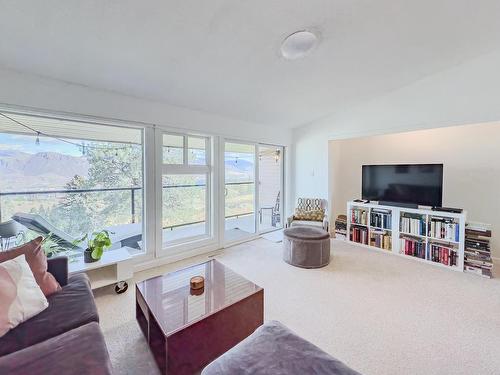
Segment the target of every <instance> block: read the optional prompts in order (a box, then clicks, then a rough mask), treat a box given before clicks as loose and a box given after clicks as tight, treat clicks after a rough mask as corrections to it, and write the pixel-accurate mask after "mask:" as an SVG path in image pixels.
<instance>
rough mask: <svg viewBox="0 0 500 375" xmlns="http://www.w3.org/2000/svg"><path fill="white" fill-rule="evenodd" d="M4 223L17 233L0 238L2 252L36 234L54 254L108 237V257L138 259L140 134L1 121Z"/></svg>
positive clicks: (23, 118)
mask: <svg viewBox="0 0 500 375" xmlns="http://www.w3.org/2000/svg"><path fill="white" fill-rule="evenodd" d="M9 220H14V224H15V227H16V230H15V232H16V233H15V236H8V235H9V233H0V237H2V238H3V239H2V244H3V246H4V247H7V246H12V245H14V244H16V243H20V242H24V241H27V240H29V239H31V238H34V237H36V236H38V235H40V234H41V235H43V236H44V237H49V238H50V241H49V242H50V249H52V250H51V251H52V252H59V251H62V250H63V249H71V250H72V251H73V252H76V253H78V252H79V251H81V248H78V247H75V246H72V242H73V241H74V240H75V239H78V238H81V237H82V236H83V235H85V234H87V233H92V232H94V231H99V230H103V229H107V230H109V231H110V232H111V238H112V242H113V245H112V249H114V248H119V247H122V246H129V247H130V248H131V249H133V250H131V251H132V252H133V253H140V252H142V251H143V248H144V246H143V242H144V241H143V240H142V233H143V229H142V227H143V225H142V223H143V129H137V128H122V127H115V126H107V125H100V124H99V125H98V124H91V123H83V122H77V121H66V120H58V119H52V118H44V117H36V116H27V115H19V114H11V113H2V115H1V116H0V222H6V221H9ZM10 234H14V233H10ZM12 237H14V238H12ZM7 238H8V240H7ZM46 246H47V248H49V244H47V245H46Z"/></svg>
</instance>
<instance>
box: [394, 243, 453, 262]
mask: <svg viewBox="0 0 500 375" xmlns="http://www.w3.org/2000/svg"><path fill="white" fill-rule="evenodd" d="M400 253H401V254H405V255H409V256H413V257H416V258H420V259H426V260H428V261H431V262H435V263H441V264H444V265H447V266H456V265H457V262H458V252H457V250H456V249H453V248H450V247H445V246H442V245H440V244H434V243H429V244H428V245H427V247H426V245H425V241H422V240H416V239H409V238H401V247H400Z"/></svg>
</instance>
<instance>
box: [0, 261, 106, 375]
mask: <svg viewBox="0 0 500 375" xmlns="http://www.w3.org/2000/svg"><path fill="white" fill-rule="evenodd" d="M48 267H49V268H48V270H49V272H50V273H51V274H52V275H54V277H55V278H56V280H57V281H58V282H59V284H60V285H61V286H62V290H61V291H60V292H57V293H55V294H53V295H51V296H49V297H48V298H47V300H48V302H49V307H48V308H47V309H45V310H44V311H42V312H41V313H40V314H38V315H36V316H34V317H33V318H31V319H29V320H28V321H26V322H24V323H21V324H20V325H18V326H17V327H16V328H14V329H12V330H10V331H9V332H7V333H6V334H5V335H4V336H3V337H1V338H0V374H10V375H21V374H23V375H24V374H65V375H73V374H75V375H76V374H79V375H82V374H89V375H90V374H92V375H107V374H111V373H112V370H111V362H110V360H109V355H108V351H107V348H106V344H105V341H104V337H103V335H102V332H101V330H100V328H99V325H98V322H99V316H98V314H97V308H96V305H95V302H94V296H93V294H92V290H91V288H90V283H89V280H88V278H87V276H86V275H84V274H77V275H74V276H70V277H68V259H67V258H66V257H58V258H52V259H49V260H48Z"/></svg>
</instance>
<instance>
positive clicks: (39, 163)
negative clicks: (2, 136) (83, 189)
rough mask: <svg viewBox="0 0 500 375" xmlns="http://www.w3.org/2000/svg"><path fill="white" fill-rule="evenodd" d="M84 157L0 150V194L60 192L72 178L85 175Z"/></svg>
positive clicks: (85, 162)
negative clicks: (40, 191)
mask: <svg viewBox="0 0 500 375" xmlns="http://www.w3.org/2000/svg"><path fill="white" fill-rule="evenodd" d="M88 170H89V163H88V161H87V159H86V158H85V157H84V156H79V157H76V156H70V155H64V154H60V153H57V152H39V153H36V154H29V153H26V152H22V151H16V150H0V191H2V192H5V191H25V190H41V189H62V188H64V187H65V185H66V183H68V182H69V181H70V180H71V179H72V178H73V176H74V175H79V176H84V177H86V176H87V175H88Z"/></svg>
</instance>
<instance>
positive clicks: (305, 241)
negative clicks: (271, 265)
mask: <svg viewBox="0 0 500 375" xmlns="http://www.w3.org/2000/svg"><path fill="white" fill-rule="evenodd" d="M283 260H284V261H285V262H287V263H289V264H291V265H292V266H296V267H302V268H319V267H324V266H326V265H327V264H328V263H330V234H328V232H327V231H325V230H323V229H321V228H314V227H292V228H288V229H285V230H284V231H283Z"/></svg>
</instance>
